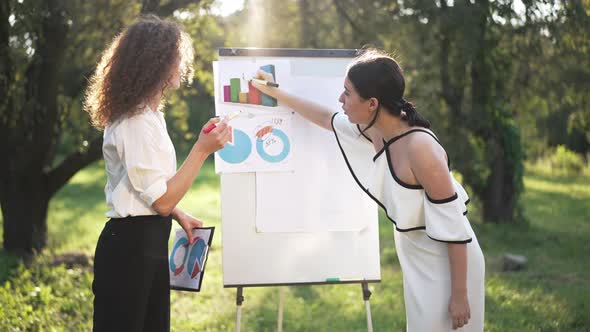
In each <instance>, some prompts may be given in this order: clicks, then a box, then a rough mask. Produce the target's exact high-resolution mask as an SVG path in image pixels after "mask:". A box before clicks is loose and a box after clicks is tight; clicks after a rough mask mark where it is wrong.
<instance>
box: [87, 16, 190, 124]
mask: <svg viewBox="0 0 590 332" xmlns="http://www.w3.org/2000/svg"><path fill="white" fill-rule="evenodd" d="M193 53H194V51H193V46H192V41H191V38H190V36H189V35H188V34H187V33H186V32H185V31H184V30H183V29H182V27H181V26H180V25H179V24H178V23H175V22H171V21H168V20H163V19H160V18H159V17H157V16H155V15H147V16H142V17H140V18H139V19H138V20H137V21H135V22H134V23H133V24H131V25H129V26H128V27H127V28H126V29H124V30H123V32H121V33H120V34H119V35H118V36H116V37H115V38H114V40H113V42H112V43H111V45H110V46H109V47H108V48H107V49H106V50H105V51H104V52H103V53H102V57H101V59H100V62H99V63H98V65H97V67H96V71H95V73H94V75H93V76H92V77H91V78H90V82H89V85H88V88H87V90H86V100H85V103H84V109H85V111H86V112H88V113H89V114H90V117H91V119H92V124H93V125H94V126H95V127H97V128H99V129H104V127H105V126H107V125H108V124H109V123H112V122H113V121H115V120H117V119H118V118H120V117H121V116H123V115H125V116H132V115H134V114H136V113H138V112H140V111H141V109H140V108H139V107H138V106H139V105H141V104H142V103H146V102H147V101H148V100H149V98H151V97H153V96H155V95H156V94H157V93H159V92H163V91H164V90H165V89H166V88H167V87H168V80H169V79H170V77H171V75H172V70H174V69H175V66H176V63H177V61H178V60H180V77H181V81H184V82H187V83H190V82H191V81H192V77H193V73H194V70H193V66H192V62H193Z"/></svg>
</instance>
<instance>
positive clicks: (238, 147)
mask: <svg viewBox="0 0 590 332" xmlns="http://www.w3.org/2000/svg"><path fill="white" fill-rule="evenodd" d="M233 135H234V144H233V145H231V144H225V146H224V147H223V149H221V150H219V151H218V152H217V154H218V155H219V157H220V158H221V159H223V161H225V162H226V163H229V164H239V163H241V162H243V161H244V160H246V159H248V157H249V156H250V153H252V142H251V141H250V137H248V134H246V133H245V132H243V131H241V130H239V129H234V130H233Z"/></svg>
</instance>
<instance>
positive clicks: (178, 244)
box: [169, 237, 188, 276]
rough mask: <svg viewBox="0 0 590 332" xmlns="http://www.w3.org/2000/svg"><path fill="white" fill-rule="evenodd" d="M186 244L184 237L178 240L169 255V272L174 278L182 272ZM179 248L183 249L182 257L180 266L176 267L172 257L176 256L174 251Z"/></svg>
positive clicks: (186, 250)
mask: <svg viewBox="0 0 590 332" xmlns="http://www.w3.org/2000/svg"><path fill="white" fill-rule="evenodd" d="M187 244H188V239H187V238H185V237H183V238H181V239H180V240H178V242H176V245H175V246H174V248H173V249H172V252H171V253H170V259H169V261H170V271H172V272H173V273H174V275H175V276H177V275H179V274H180V273H181V272H182V270H184V262H186V256H187V255H188V248H187ZM180 248H182V249H184V257H183V258H182V264H181V265H180V266H178V267H176V264H174V256H175V255H176V251H177V250H178V249H180Z"/></svg>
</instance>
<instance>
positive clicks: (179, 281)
mask: <svg viewBox="0 0 590 332" xmlns="http://www.w3.org/2000/svg"><path fill="white" fill-rule="evenodd" d="M214 232H215V227H203V228H195V229H193V237H195V236H197V240H196V241H195V242H194V243H193V244H191V245H189V244H188V243H189V239H188V238H187V236H186V232H185V231H184V230H183V229H182V228H181V229H178V230H177V231H176V234H175V236H174V242H173V243H172V249H171V250H170V255H169V256H168V272H169V273H170V289H174V290H182V291H189V292H199V291H200V290H201V284H202V282H203V277H204V275H205V266H206V264H207V259H208V257H209V250H210V248H211V243H212V242H213V233H214Z"/></svg>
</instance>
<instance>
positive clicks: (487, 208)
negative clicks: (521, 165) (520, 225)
mask: <svg viewBox="0 0 590 332" xmlns="http://www.w3.org/2000/svg"><path fill="white" fill-rule="evenodd" d="M489 144H490V145H492V146H493V147H492V148H491V149H488V151H489V152H488V153H489V154H491V155H492V156H493V159H492V158H491V160H493V162H492V165H491V174H490V176H489V177H488V180H487V184H486V187H485V190H484V192H483V195H482V198H483V201H482V209H483V219H484V220H485V221H488V222H494V223H510V222H513V221H514V212H515V201H516V198H517V195H518V194H517V188H515V186H514V180H513V176H514V175H513V170H512V167H511V165H509V163H508V162H507V160H506V156H505V154H504V148H503V147H501V146H499V145H498V144H497V143H492V142H490V143H489Z"/></svg>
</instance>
